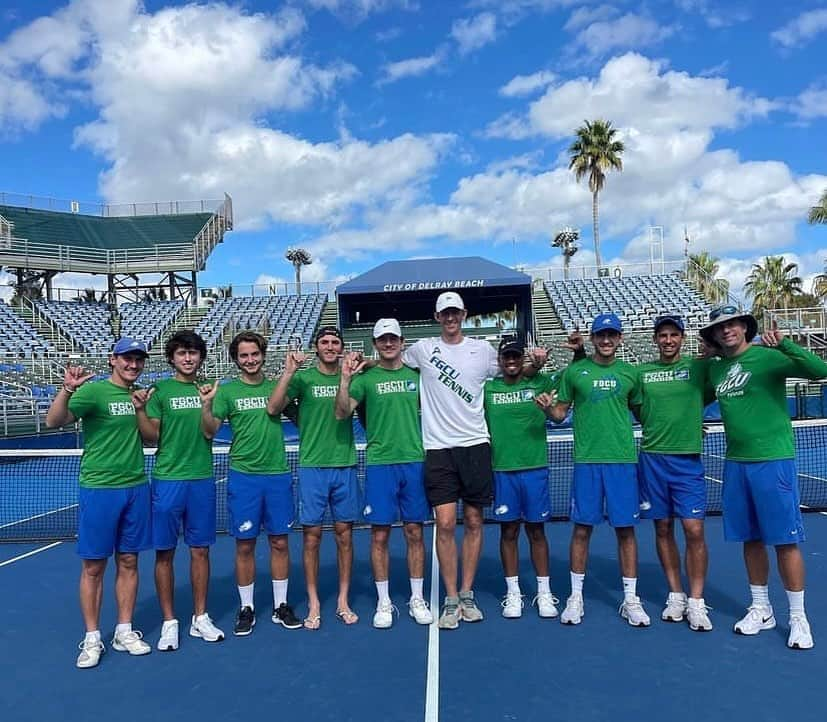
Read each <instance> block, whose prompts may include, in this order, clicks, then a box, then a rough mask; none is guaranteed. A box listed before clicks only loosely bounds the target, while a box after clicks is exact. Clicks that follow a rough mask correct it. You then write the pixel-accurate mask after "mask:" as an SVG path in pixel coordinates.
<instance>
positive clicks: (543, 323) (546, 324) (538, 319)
mask: <svg viewBox="0 0 827 722" xmlns="http://www.w3.org/2000/svg"><path fill="white" fill-rule="evenodd" d="M531 305H532V307H533V309H534V321H535V329H534V335H535V336H536V338H537V339H538V340H539V339H541V338H544V337H545V336H550V335H552V334H561V333H563V332H564V330H565V329H564V328H563V323H562V322H561V321H560V317H559V316H558V315H557V313H556V312H555V310H554V306H552V305H551V299H549V297H548V292H547V291H546V287H545V286H544V285H543V282H542V280H539V279H535V280H534V281H533V287H532V291H531Z"/></svg>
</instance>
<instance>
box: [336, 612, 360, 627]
mask: <svg viewBox="0 0 827 722" xmlns="http://www.w3.org/2000/svg"><path fill="white" fill-rule="evenodd" d="M336 619H338V620H339V621H340V622H342V623H343V624H348V625H350V624H356V622H358V621H359V615H358V614H356V612H353V611H351V610H350V609H339V610H337V611H336Z"/></svg>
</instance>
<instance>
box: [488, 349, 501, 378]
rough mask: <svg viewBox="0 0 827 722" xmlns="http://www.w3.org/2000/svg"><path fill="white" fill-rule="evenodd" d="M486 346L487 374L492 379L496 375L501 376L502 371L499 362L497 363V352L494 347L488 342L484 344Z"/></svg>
mask: <svg viewBox="0 0 827 722" xmlns="http://www.w3.org/2000/svg"><path fill="white" fill-rule="evenodd" d="M485 346H486V348H487V349H488V350H487V351H486V353H487V354H488V359H487V360H488V372H487V373H488V376H489V377H490V378H492V379H495V378H497V377H498V376H502V375H503V372H502V369H500V364H499V363H497V352H496V351H495V350H494V347H493V346H492V345H491V344H490V343H486V344H485Z"/></svg>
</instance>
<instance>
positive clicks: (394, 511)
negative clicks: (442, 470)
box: [362, 461, 431, 525]
mask: <svg viewBox="0 0 827 722" xmlns="http://www.w3.org/2000/svg"><path fill="white" fill-rule="evenodd" d="M362 516H363V517H364V519H365V521H366V522H368V523H369V524H379V525H388V524H393V523H394V522H395V521H399V520H400V519H401V520H402V521H404V522H423V521H426V520H428V519H430V518H431V506H430V504H428V499H427V498H425V470H424V465H423V463H422V462H421V461H413V462H408V463H404V464H371V465H369V466H368V467H367V468H366V470H365V505H364V508H363V509H362Z"/></svg>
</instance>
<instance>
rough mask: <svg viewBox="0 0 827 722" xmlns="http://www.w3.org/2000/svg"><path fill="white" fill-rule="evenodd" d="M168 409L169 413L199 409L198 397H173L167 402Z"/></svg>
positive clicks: (199, 400)
mask: <svg viewBox="0 0 827 722" xmlns="http://www.w3.org/2000/svg"><path fill="white" fill-rule="evenodd" d="M169 408H170V410H171V411H180V410H181V409H200V408H201V397H200V396H173V397H172V398H171V399H170V400H169Z"/></svg>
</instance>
